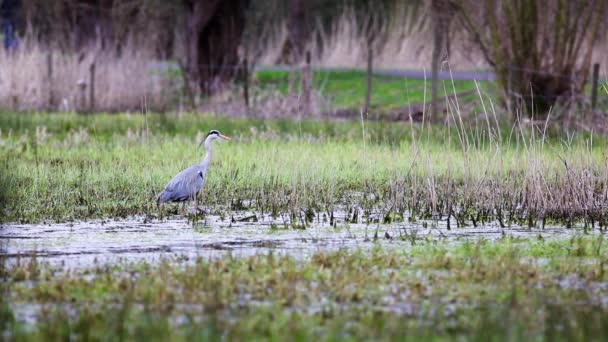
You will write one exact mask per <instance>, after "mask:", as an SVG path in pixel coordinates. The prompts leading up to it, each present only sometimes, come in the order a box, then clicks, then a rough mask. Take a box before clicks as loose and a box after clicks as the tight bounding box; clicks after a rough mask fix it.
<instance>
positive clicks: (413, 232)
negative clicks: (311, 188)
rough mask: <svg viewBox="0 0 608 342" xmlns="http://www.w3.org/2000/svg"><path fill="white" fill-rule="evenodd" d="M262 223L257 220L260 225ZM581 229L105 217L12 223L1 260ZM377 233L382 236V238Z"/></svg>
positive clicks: (152, 256) (314, 247) (85, 260)
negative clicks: (304, 225)
mask: <svg viewBox="0 0 608 342" xmlns="http://www.w3.org/2000/svg"><path fill="white" fill-rule="evenodd" d="M253 221H255V222H253ZM579 232H580V230H578V229H565V228H561V227H545V229H542V230H541V229H528V228H524V227H510V228H505V229H502V228H500V226H499V225H498V224H497V223H492V224H487V225H485V226H483V227H481V226H479V227H476V228H474V227H466V228H455V227H453V226H452V229H449V230H448V229H447V225H446V222H445V221H426V222H422V221H419V222H416V223H403V222H402V223H395V224H389V225H387V224H380V225H379V224H375V223H374V224H363V223H347V220H346V219H345V218H344V215H342V217H341V218H340V217H338V218H337V220H336V224H335V226H331V225H330V224H329V223H327V222H324V221H323V220H322V219H317V220H315V222H313V223H312V224H310V225H309V226H308V227H307V228H306V229H295V228H293V227H292V226H291V225H290V224H289V222H288V221H287V220H283V219H281V218H274V219H273V218H271V217H268V216H260V215H256V216H255V218H253V217H252V214H249V213H244V214H242V215H235V216H234V217H232V218H223V219H222V218H220V217H218V216H207V217H206V218H205V219H202V220H200V221H199V222H198V223H197V224H195V225H193V224H192V223H189V222H188V221H187V220H186V219H184V218H179V217H176V218H173V219H167V220H162V221H160V220H152V221H148V220H146V219H145V218H133V219H129V220H99V221H90V222H75V223H68V224H25V225H24V224H7V225H3V226H1V227H0V255H1V256H3V257H4V260H5V261H7V262H8V263H9V264H10V263H14V262H17V261H18V260H20V259H24V258H29V257H32V256H36V258H37V259H38V260H39V261H43V262H48V263H50V264H54V265H57V266H61V267H65V268H80V267H90V266H96V265H103V264H108V263H110V264H111V263H116V262H121V261H127V262H130V261H143V260H145V261H154V260H157V259H159V258H166V257H179V258H195V257H199V256H201V257H214V256H221V255H225V254H226V253H231V254H232V255H235V256H248V255H254V254H259V253H268V252H269V251H273V252H274V253H277V254H289V255H292V256H295V257H306V256H308V255H311V254H313V253H315V252H317V251H320V250H336V249H342V248H372V247H374V246H378V245H380V246H382V247H383V248H394V249H401V250H407V249H408V248H411V245H412V240H421V239H437V240H439V239H447V240H459V239H481V238H484V239H496V238H500V237H503V236H515V237H538V235H539V234H540V235H542V236H543V237H551V236H564V237H566V236H569V235H572V234H577V233H579ZM375 236H377V238H375Z"/></svg>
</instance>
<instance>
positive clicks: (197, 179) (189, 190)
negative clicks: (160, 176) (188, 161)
mask: <svg viewBox="0 0 608 342" xmlns="http://www.w3.org/2000/svg"><path fill="white" fill-rule="evenodd" d="M203 180H204V175H203V172H202V170H201V168H200V167H199V166H198V165H194V166H190V167H189V168H187V169H184V170H182V171H181V172H180V173H178V174H177V175H175V177H173V178H172V179H171V180H170V181H169V183H167V186H165V189H164V190H163V192H161V193H160V195H159V196H158V201H159V202H169V201H172V202H175V201H186V200H188V199H191V198H193V197H194V196H196V194H198V192H199V191H200V190H201V188H202V187H203Z"/></svg>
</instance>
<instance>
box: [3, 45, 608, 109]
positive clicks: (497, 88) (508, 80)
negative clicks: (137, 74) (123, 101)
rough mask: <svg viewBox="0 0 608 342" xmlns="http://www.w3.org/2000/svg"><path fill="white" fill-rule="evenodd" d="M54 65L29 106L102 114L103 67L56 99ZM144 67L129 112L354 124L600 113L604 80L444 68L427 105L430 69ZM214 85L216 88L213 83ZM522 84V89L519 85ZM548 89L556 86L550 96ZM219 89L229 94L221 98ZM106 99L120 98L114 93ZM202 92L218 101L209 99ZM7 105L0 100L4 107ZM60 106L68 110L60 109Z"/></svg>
mask: <svg viewBox="0 0 608 342" xmlns="http://www.w3.org/2000/svg"><path fill="white" fill-rule="evenodd" d="M58 63H59V62H58V61H57V60H56V58H55V59H54V58H53V55H52V53H48V54H47V55H46V58H44V59H42V62H41V64H42V65H41V66H40V74H41V75H43V76H42V77H39V78H38V79H36V80H34V81H36V82H38V83H34V82H31V83H32V84H31V85H30V84H28V87H29V88H28V89H34V93H35V94H36V96H39V97H41V98H42V100H41V101H38V102H37V105H38V106H39V108H35V109H45V110H58V109H59V110H61V109H63V108H65V109H66V110H68V109H70V108H72V109H75V110H76V111H78V112H82V113H88V112H94V111H104V110H108V108H106V107H104V105H105V104H106V103H108V102H111V101H108V100H107V97H104V100H103V101H100V100H99V97H100V94H103V92H104V91H105V89H106V88H107V86H106V85H107V84H108V83H112V82H113V80H112V79H111V77H109V75H107V72H105V71H107V70H108V68H100V67H98V66H97V64H96V63H101V62H99V61H98V62H96V61H95V59H92V61H89V62H84V63H90V64H87V65H86V67H84V68H83V67H81V66H78V67H79V68H80V70H81V75H80V77H79V78H78V81H77V82H74V85H73V88H72V89H73V90H70V92H69V93H67V94H62V93H60V92H59V91H58V90H57V89H55V88H54V87H53V85H54V84H55V82H56V81H57V80H58V79H61V78H63V77H64V75H63V74H62V72H65V65H63V64H58ZM64 64H65V63H64ZM146 65H147V67H145V70H146V71H145V73H146V74H148V75H146V77H148V76H149V75H152V76H153V77H154V78H155V79H158V85H157V86H156V88H162V89H161V90H160V91H159V92H158V93H156V94H153V95H154V96H155V97H156V98H155V100H157V98H161V101H158V102H160V103H164V105H163V106H162V107H157V108H155V107H153V106H149V105H148V103H146V101H148V100H149V99H151V98H152V96H151V95H148V96H147V98H136V99H134V100H133V101H132V102H134V105H132V106H131V107H130V108H129V110H132V108H143V107H146V110H148V109H149V110H167V109H171V108H174V109H175V108H186V107H187V109H196V108H198V109H201V108H202V109H209V108H210V107H213V106H216V107H217V109H218V110H220V111H221V112H223V113H228V114H235V115H238V114H246V115H252V116H261V117H264V116H272V115H273V114H274V113H272V112H278V113H276V114H278V115H283V116H294V115H297V116H298V117H302V116H306V115H310V116H316V117H323V116H338V117H355V118H358V117H360V116H361V113H365V114H366V115H370V116H375V117H380V116H383V115H384V117H388V118H394V119H398V120H401V119H410V118H411V116H412V115H414V116H415V117H416V116H420V115H421V114H420V113H422V115H424V114H425V111H428V110H429V109H430V108H432V106H434V107H435V108H438V109H439V110H438V112H447V110H448V107H449V106H450V105H451V104H454V103H459V104H460V105H459V108H460V109H462V110H464V111H470V112H475V111H476V110H477V109H479V107H480V106H479V103H480V99H481V98H484V97H487V98H489V99H492V100H493V101H494V102H495V103H499V104H501V105H504V106H505V107H506V108H507V112H509V113H513V112H514V111H517V110H520V109H521V108H522V107H525V106H528V105H529V103H535V104H539V103H543V102H544V103H547V104H549V105H552V104H555V103H558V104H563V103H576V104H577V105H578V106H579V107H581V106H582V107H583V108H584V109H590V110H598V111H602V112H606V111H608V89H607V88H608V85H607V84H608V83H607V81H606V78H603V79H601V78H600V77H599V65H595V66H594V68H593V71H592V73H591V76H590V77H587V75H585V74H582V73H559V72H552V71H547V70H535V69H531V68H523V67H517V66H508V67H506V68H505V70H503V71H504V72H503V73H502V74H500V73H499V75H497V74H496V73H495V72H492V71H460V70H458V71H455V70H450V69H449V68H447V64H444V68H443V69H442V70H440V71H439V72H438V77H437V79H438V83H439V84H438V85H437V88H438V89H439V98H438V99H433V98H432V77H431V76H432V72H431V70H398V69H382V68H377V67H376V66H375V65H374V61H373V57H371V58H370V59H369V60H368V65H367V68H349V67H326V66H323V65H319V64H314V63H312V61H311V59H310V56H308V58H307V59H305V62H304V63H302V64H300V65H295V66H289V65H272V66H254V65H252V63H250V62H249V61H248V60H246V59H245V60H243V61H241V62H240V63H237V64H219V65H216V64H199V65H196V67H197V69H198V72H199V73H200V74H204V75H205V76H206V77H208V78H209V79H211V81H210V82H208V83H207V84H205V83H204V82H201V81H200V80H196V79H191V78H190V76H189V74H188V71H187V70H185V66H184V65H181V64H180V63H172V62H160V63H158V62H157V63H150V64H146ZM58 66H61V67H62V68H64V69H61V67H58ZM189 68H192V66H191V65H190V66H189ZM0 71H1V70H0ZM1 74H2V73H1V72H0V83H3V82H4V83H7V82H6V81H5V80H3V79H1V78H2V77H1ZM222 75H228V76H230V77H226V78H225V79H229V80H230V81H229V82H227V83H226V82H224V81H225V79H221V78H222V77H221V76H222ZM498 76H500V77H498ZM218 78H219V79H220V81H217V79H218ZM522 79H525V80H527V81H526V82H528V83H525V82H522V81H521V80H522ZM541 81H543V82H546V83H547V84H549V86H548V89H549V91H545V92H543V91H541V90H540V89H537V88H538V87H539V86H540V85H542V84H541V83H542V82H541ZM535 82H536V83H535ZM552 82H553V83H555V84H557V85H559V87H556V88H555V89H552V88H551V83H552ZM562 83H563V84H565V85H568V86H569V87H571V89H568V88H567V87H566V88H564V86H563V85H560V84H562ZM99 84H102V85H104V86H106V88H104V87H100V86H99ZM522 84H523V85H522ZM125 86H127V87H128V86H129V85H128V84H127V85H125ZM535 87H536V88H535ZM576 87H578V88H580V89H575V88H576ZM226 90H229V91H228V93H230V95H229V96H228V95H226V93H227V92H226ZM64 92H65V91H64ZM113 93H117V94H118V95H121V93H120V92H116V91H114V92H113ZM209 93H214V94H216V95H217V94H219V96H209V95H208V94H209ZM139 94H141V92H139ZM103 95H105V94H103ZM7 98H8V99H9V100H8V101H7V100H5V99H7ZM15 98H17V97H16V96H13V97H11V96H3V94H0V106H3V107H5V108H11V109H14V108H18V107H19V104H18V103H17V100H12V99H15ZM67 102H71V103H72V105H71V106H63V104H64V103H67ZM498 107H499V106H495V108H498ZM211 109H214V108H211ZM116 110H124V108H116Z"/></svg>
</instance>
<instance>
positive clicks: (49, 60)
mask: <svg viewBox="0 0 608 342" xmlns="http://www.w3.org/2000/svg"><path fill="white" fill-rule="evenodd" d="M46 81H47V86H48V87H49V88H48V91H49V94H48V95H49V98H48V103H47V106H48V109H49V110H52V109H53V107H54V105H55V94H54V93H53V53H52V52H50V51H49V52H48V53H47V55H46Z"/></svg>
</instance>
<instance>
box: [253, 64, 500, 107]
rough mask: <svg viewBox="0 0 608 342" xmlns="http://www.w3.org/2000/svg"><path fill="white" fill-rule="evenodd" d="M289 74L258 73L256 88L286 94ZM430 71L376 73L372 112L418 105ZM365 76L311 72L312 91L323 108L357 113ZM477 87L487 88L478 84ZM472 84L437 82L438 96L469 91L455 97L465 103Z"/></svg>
mask: <svg viewBox="0 0 608 342" xmlns="http://www.w3.org/2000/svg"><path fill="white" fill-rule="evenodd" d="M294 76H295V78H294V91H296V92H297V91H299V88H300V80H299V77H300V75H299V73H296V74H295V75H294ZM289 77H290V76H289V73H288V72H285V71H265V70H264V71H258V72H256V74H255V78H256V80H257V83H256V86H259V87H260V89H261V90H263V91H269V90H277V91H279V92H280V93H281V94H283V95H287V94H288V86H289ZM430 77H431V76H430V72H429V75H428V80H420V79H408V78H404V77H400V76H391V75H380V74H376V75H373V77H372V83H371V85H372V91H371V98H370V100H371V101H370V110H371V111H373V112H374V113H380V114H382V113H385V112H389V111H391V110H395V109H407V108H409V106H410V105H412V104H414V105H415V106H422V104H424V103H427V104H428V103H429V102H430V99H431V82H430ZM366 82H367V75H366V73H365V72H363V71H355V70H352V71H348V70H336V71H330V70H321V71H314V72H313V73H312V88H313V89H314V90H315V91H316V92H318V93H319V94H320V95H321V97H322V98H324V99H325V100H326V101H327V102H328V103H327V105H328V107H329V108H326V109H339V108H349V109H354V110H359V108H361V106H362V104H363V100H364V99H365V90H366ZM481 84H482V85H481V87H484V86H485V87H489V86H490V85H489V84H487V83H486V82H481ZM475 89H476V88H475V83H474V82H473V81H462V80H453V81H452V80H448V81H441V89H440V96H441V97H442V98H443V97H444V96H451V95H454V94H455V93H456V94H463V93H464V92H471V93H470V94H469V95H463V96H461V97H459V100H460V101H463V102H467V101H470V100H472V99H476V96H477V94H476V92H475Z"/></svg>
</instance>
